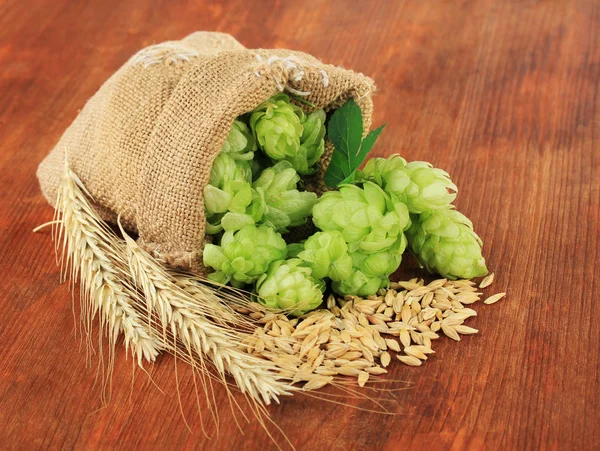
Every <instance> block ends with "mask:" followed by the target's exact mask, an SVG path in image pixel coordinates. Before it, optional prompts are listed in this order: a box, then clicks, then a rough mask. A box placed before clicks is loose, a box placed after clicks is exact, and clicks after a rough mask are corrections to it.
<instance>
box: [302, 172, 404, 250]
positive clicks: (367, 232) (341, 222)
mask: <svg viewBox="0 0 600 451" xmlns="http://www.w3.org/2000/svg"><path fill="white" fill-rule="evenodd" d="M313 221H314V223H315V225H316V226H317V227H318V228H319V229H321V230H323V231H330V230H337V231H339V232H341V233H342V236H343V237H344V240H345V241H346V243H348V250H349V252H355V251H360V252H363V253H366V254H369V253H376V252H381V251H385V250H387V249H390V248H391V247H392V246H393V245H394V244H395V243H396V241H397V240H398V238H399V237H400V236H401V235H402V232H403V231H404V230H406V229H407V228H408V226H409V225H410V217H409V214H408V210H407V208H406V205H404V204H403V203H401V202H394V201H393V199H392V198H391V197H390V196H389V195H387V194H386V193H385V192H384V191H383V190H382V189H381V188H380V187H379V186H378V185H376V184H375V183H372V182H366V183H365V184H364V185H363V187H362V188H360V187H358V186H355V185H342V186H341V187H340V189H339V191H329V192H327V193H325V194H324V195H323V196H321V198H320V199H319V201H318V202H317V204H316V205H315V206H314V208H313Z"/></svg>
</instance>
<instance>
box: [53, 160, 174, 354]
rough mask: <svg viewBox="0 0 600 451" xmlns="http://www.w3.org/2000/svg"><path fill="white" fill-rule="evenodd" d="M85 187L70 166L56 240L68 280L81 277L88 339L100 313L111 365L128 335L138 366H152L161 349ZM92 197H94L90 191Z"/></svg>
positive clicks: (60, 196) (127, 343)
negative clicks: (118, 342) (116, 349)
mask: <svg viewBox="0 0 600 451" xmlns="http://www.w3.org/2000/svg"><path fill="white" fill-rule="evenodd" d="M85 193H86V191H85V187H84V186H83V184H82V183H81V181H80V180H79V178H78V177H77V175H76V174H75V173H74V172H73V171H71V170H70V169H69V167H68V165H67V164H66V162H65V174H64V177H63V179H62V181H61V183H60V186H59V189H58V197H57V201H56V212H55V215H56V220H57V224H58V226H57V228H55V231H54V236H55V242H56V247H57V252H58V251H59V249H60V250H61V251H62V253H63V255H62V256H61V258H60V262H61V267H62V271H63V275H64V276H63V277H65V278H66V277H67V276H68V277H69V278H70V280H71V281H73V282H74V281H75V280H76V279H77V278H78V277H79V279H80V291H81V296H80V302H81V315H82V323H83V325H84V330H85V331H86V334H87V336H88V344H90V343H91V342H90V341H89V337H90V334H91V324H92V321H93V319H94V318H95V317H96V315H98V317H99V321H100V327H101V328H102V329H104V330H105V332H106V334H107V336H108V342H109V345H110V354H109V362H112V356H113V350H114V345H115V343H116V340H117V336H118V334H119V331H122V332H123V335H124V339H125V347H126V349H131V352H132V354H133V356H134V358H136V359H137V361H138V364H139V365H140V366H141V365H142V359H145V360H147V361H149V362H152V361H154V360H155V359H156V356H157V355H158V354H159V352H160V350H161V349H162V346H161V344H160V341H159V340H157V339H156V337H154V336H153V335H152V332H151V330H150V328H149V327H148V326H147V324H145V322H144V320H143V319H142V318H141V317H140V315H139V313H138V312H137V311H136V309H135V307H134V305H135V303H136V302H137V301H139V295H138V293H137V291H136V290H135V289H133V288H132V287H131V286H129V285H128V284H127V283H124V282H126V281H124V280H123V278H122V275H121V273H120V271H119V268H118V267H117V266H115V263H114V262H115V261H116V260H118V255H117V254H116V251H115V249H114V248H113V247H112V245H111V243H112V237H111V233H110V232H109V231H108V230H107V229H106V226H105V225H104V222H103V221H102V220H101V218H100V217H99V216H98V215H97V213H96V212H95V211H94V209H93V208H92V207H91V206H90V204H89V202H88V200H87V199H86V194H85ZM88 195H89V193H88Z"/></svg>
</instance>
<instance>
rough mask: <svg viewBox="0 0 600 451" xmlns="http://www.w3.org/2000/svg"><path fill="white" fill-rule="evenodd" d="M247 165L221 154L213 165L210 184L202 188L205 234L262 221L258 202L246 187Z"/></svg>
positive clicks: (248, 185) (255, 195)
mask: <svg viewBox="0 0 600 451" xmlns="http://www.w3.org/2000/svg"><path fill="white" fill-rule="evenodd" d="M251 180H252V172H251V169H250V163H249V162H248V161H245V160H243V159H241V160H240V159H235V158H233V157H232V156H231V154H230V153H223V152H221V153H220V154H219V155H218V156H217V158H215V161H214V163H213V166H212V168H211V172H210V180H209V183H208V185H206V187H205V188H204V208H205V212H206V222H207V224H206V232H207V233H209V234H215V233H219V232H221V231H222V230H224V229H225V230H231V231H235V230H239V229H241V228H242V227H243V226H245V225H247V224H254V223H255V222H257V221H259V220H260V218H262V215H263V210H264V206H263V204H262V199H261V197H260V196H259V195H258V193H256V192H255V191H254V190H253V189H252V185H251V184H250V183H251Z"/></svg>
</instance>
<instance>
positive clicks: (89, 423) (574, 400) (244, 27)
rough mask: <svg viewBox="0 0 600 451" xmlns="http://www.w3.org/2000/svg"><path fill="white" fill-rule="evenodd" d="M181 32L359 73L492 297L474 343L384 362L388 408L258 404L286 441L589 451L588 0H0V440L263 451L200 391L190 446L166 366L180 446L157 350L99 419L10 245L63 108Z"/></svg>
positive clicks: (592, 214)
mask: <svg viewBox="0 0 600 451" xmlns="http://www.w3.org/2000/svg"><path fill="white" fill-rule="evenodd" d="M201 29H203V30H219V31H226V32H229V33H232V34H233V35H234V36H236V37H237V38H238V39H239V40H240V41H241V42H242V43H244V44H245V45H246V46H248V47H286V48H293V49H298V50H304V51H306V52H309V53H312V54H314V55H315V56H317V57H319V58H321V59H323V60H324V61H327V62H331V63H335V64H340V65H343V66H345V67H349V68H353V69H355V70H357V71H361V72H364V73H366V74H368V75H370V76H372V77H373V78H374V79H375V80H376V82H377V84H378V87H379V93H378V95H377V96H376V97H375V106H376V113H375V121H374V123H375V124H379V123H383V122H387V124H388V126H387V128H386V130H385V132H384V133H383V135H382V138H381V140H380V142H379V143H378V145H377V149H378V150H377V153H378V154H379V155H385V154H388V153H391V152H399V153H401V154H402V155H404V156H405V157H406V158H407V159H411V160H412V159H424V160H427V161H431V162H433V163H434V164H435V165H436V166H439V167H442V168H445V169H446V170H448V172H450V174H451V175H452V177H453V180H455V182H456V183H457V184H458V186H459V187H460V189H461V190H460V193H459V197H458V200H457V206H458V208H459V209H460V210H461V211H463V212H464V213H466V214H467V215H468V216H469V217H470V218H471V219H472V220H473V222H474V223H475V225H476V229H477V231H478V232H479V234H480V235H481V237H482V238H483V241H484V243H485V255H486V258H487V260H488V262H489V267H490V268H491V270H493V271H495V272H496V280H497V282H496V283H495V285H494V289H495V290H497V291H507V292H508V296H507V299H506V300H503V301H502V302H499V303H498V304H496V305H494V306H489V307H488V306H480V307H478V309H479V313H480V315H479V316H478V317H477V318H475V319H474V320H473V321H471V323H470V325H473V326H474V327H477V328H478V329H480V330H481V333H480V334H479V335H477V336H473V337H468V338H466V339H465V340H463V341H462V342H461V343H458V344H456V343H450V342H449V340H440V343H439V344H438V345H437V348H436V351H437V354H436V357H435V358H432V359H430V361H428V362H427V364H426V365H424V366H423V367H421V368H408V367H405V366H401V365H399V364H398V365H395V366H394V368H393V370H392V372H391V375H390V378H392V379H398V380H404V381H408V382H411V383H412V384H413V388H412V389H410V390H405V391H400V392H397V393H396V394H395V397H396V404H395V407H394V411H395V412H396V413H397V415H395V416H382V415H378V414H372V413H367V412H363V411H359V410H356V409H352V408H349V407H346V408H344V407H339V406H337V405H333V404H326V403H322V402H319V401H317V400H314V399H311V398H308V397H302V396H298V397H295V398H293V399H288V400H285V402H284V403H283V404H282V405H280V406H275V407H272V408H270V409H269V412H270V413H271V416H272V418H273V420H274V421H275V422H277V424H278V425H279V426H280V427H281V428H282V429H283V430H284V431H285V432H286V433H287V435H288V436H289V437H290V439H291V441H292V442H293V444H294V445H295V446H296V447H297V448H298V449H317V448H330V449H367V448H368V449H390V450H391V449H402V448H408V447H411V448H413V449H430V448H431V447H433V446H436V447H441V448H442V449H484V448H485V449H500V448H508V449H594V448H595V449H599V448H600V426H599V424H600V415H599V413H598V412H599V411H600V389H599V387H598V378H599V376H600V374H599V373H600V358H599V357H600V353H599V350H600V338H599V337H600V335H599V333H600V326H599V325H600V309H598V308H597V306H596V303H597V302H598V301H599V299H600V271H599V270H598V264H599V263H600V260H599V257H600V255H599V248H600V182H599V180H600V173H599V167H600V109H599V108H600V95H599V94H600V90H599V88H600V86H599V80H600V4H598V2H596V1H592V0H590V1H585V0H581V1H575V0H572V1H560V0H549V1H508V0H507V1H493V0H480V1H477V2H468V1H453V2H439V1H416V0H415V1H402V2H401V1H379V2H354V1H348V2H342V1H331V0H315V1H313V2H310V4H309V3H307V4H305V5H303V2H273V3H271V2H266V1H264V2H247V1H241V0H230V1H225V2H160V1H148V0H135V1H131V2H120V1H117V0H104V1H92V2H71V1H67V0H26V1H18V0H4V1H2V2H0V230H1V232H0V271H1V272H0V273H1V274H2V278H1V281H0V305H1V310H0V311H1V314H0V318H1V319H0V436H1V437H2V443H1V444H0V447H2V448H8V449H34V448H52V449H57V448H75V447H77V448H117V447H119V448H125V449H127V448H144V449H165V448H168V449H182V448H204V447H207V448H208V447H210V448H212V449H222V450H226V449H271V448H273V447H274V446H273V443H272V442H271V441H270V440H269V438H268V436H267V435H266V434H265V432H264V431H263V430H262V429H261V428H260V427H259V426H258V425H257V424H256V423H255V422H251V423H250V424H245V425H244V426H243V430H244V435H242V434H241V433H240V431H239V430H238V429H237V427H236V425H235V422H234V418H233V416H232V414H231V412H230V410H229V408H228V406H227V399H226V397H225V394H224V391H223V390H220V389H219V390H217V392H216V396H217V397H218V400H219V402H220V403H221V404H222V405H223V408H222V409H221V411H220V428H219V434H218V437H216V433H217V431H216V428H215V427H214V426H213V425H211V424H209V423H208V422H207V423H206V428H207V431H208V432H209V433H210V434H211V435H212V436H213V438H212V440H211V441H209V440H208V439H207V438H205V437H204V435H203V434H202V429H201V427H200V420H199V416H198V408H197V406H196V401H195V398H194V396H193V385H192V380H191V374H190V372H189V370H188V369H187V368H186V367H185V366H184V365H183V364H179V366H178V371H179V385H180V392H181V398H182V402H181V405H182V410H183V412H184V414H185V416H186V418H187V421H188V423H189V424H190V426H191V428H192V431H193V432H190V431H189V430H188V429H187V428H186V427H185V425H184V423H183V421H182V417H181V414H180V411H179V410H180V409H179V402H178V400H177V396H176V385H175V376H174V374H175V372H174V360H173V359H172V358H170V357H164V358H162V359H161V360H160V361H159V362H158V363H157V364H156V365H155V366H154V367H153V368H150V369H149V373H150V376H151V379H150V378H149V377H148V376H147V375H145V374H143V373H141V372H140V371H136V373H135V380H134V381H133V383H132V362H131V359H129V360H126V359H125V357H124V352H120V353H119V357H118V359H117V362H116V367H115V374H114V378H113V387H112V388H113V389H112V393H113V397H112V400H111V401H110V403H109V404H108V405H107V406H103V405H102V403H101V400H100V389H99V386H98V382H97V381H95V376H96V363H93V364H92V366H91V367H90V366H86V356H85V353H84V351H83V349H84V348H83V346H80V337H79V336H75V335H74V334H75V330H76V326H75V325H74V322H73V315H72V312H71V300H70V296H71V295H70V294H69V292H68V290H67V288H66V287H65V286H64V285H59V283H58V281H59V274H58V269H57V268H56V266H55V262H54V253H53V248H52V244H51V241H50V237H49V234H48V233H47V232H44V233H38V234H32V233H31V230H32V229H33V228H34V227H35V226H37V225H39V224H40V223H43V222H45V221H48V220H50V219H51V217H52V211H51V208H50V207H49V206H48V205H47V204H46V203H45V201H44V199H43V198H42V196H41V194H40V192H39V188H38V184H37V180H36V179H35V169H36V167H37V164H38V163H39V161H40V160H41V159H42V158H43V156H44V155H45V154H46V153H47V152H48V150H49V149H50V148H51V147H52V145H53V144H54V143H55V142H56V141H57V140H58V138H59V136H60V134H61V133H62V131H63V130H64V129H65V128H66V127H67V126H68V124H69V123H70V122H71V121H72V120H73V118H74V117H75V116H76V114H77V112H78V110H79V109H80V108H81V107H82V106H83V104H84V103H85V101H86V100H87V99H88V98H89V97H90V96H91V95H92V94H93V93H94V92H95V91H96V90H97V89H98V87H99V86H100V85H101V84H102V83H103V81H104V80H106V79H107V78H108V77H109V76H110V75H111V74H112V73H113V72H114V71H115V70H116V69H117V68H118V67H119V66H120V65H121V64H122V63H123V62H125V61H126V59H127V58H128V57H129V56H130V55H132V54H133V53H134V52H135V51H136V50H137V49H139V48H141V47H143V46H145V45H148V44H151V43H154V42H160V41H162V40H167V39H172V38H180V37H182V36H184V35H186V34H188V33H190V32H192V31H195V30H201ZM405 269H406V271H411V270H412V269H411V268H410V267H408V268H405ZM92 361H93V362H96V361H97V360H94V359H92ZM154 384H156V385H158V386H160V387H161V389H162V390H163V392H164V394H163V393H161V392H160V391H159V390H158V389H157V388H156V386H155V385H154ZM386 386H387V387H394V386H396V387H397V386H400V385H399V384H397V383H393V382H390V383H388V384H387V385H386ZM349 403H350V404H352V405H353V406H354V407H366V403H364V402H362V401H358V400H349ZM204 410H205V409H204ZM203 413H204V415H206V414H207V412H206V411H203ZM280 440H281V439H280Z"/></svg>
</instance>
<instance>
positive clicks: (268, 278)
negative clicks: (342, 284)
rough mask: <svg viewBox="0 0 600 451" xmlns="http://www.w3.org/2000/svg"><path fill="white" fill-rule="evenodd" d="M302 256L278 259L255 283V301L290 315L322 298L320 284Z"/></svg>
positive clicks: (321, 286) (313, 305) (309, 308)
mask: <svg viewBox="0 0 600 451" xmlns="http://www.w3.org/2000/svg"><path fill="white" fill-rule="evenodd" d="M311 272H312V270H311V269H310V268H308V267H306V266H304V263H303V261H302V260H300V259H298V258H292V259H289V260H278V261H275V262H273V263H271V265H270V266H269V270H268V271H267V272H266V274H263V275H262V276H260V278H259V279H258V282H257V283H256V293H257V294H258V296H259V298H258V300H259V302H260V303H261V304H263V305H265V306H267V307H269V308H273V309H280V310H284V311H286V312H287V313H289V314H291V315H293V316H301V315H303V314H304V313H306V312H308V311H310V310H314V309H316V308H317V307H318V306H319V305H320V304H321V302H322V301H323V290H324V284H323V282H322V281H321V280H319V279H316V278H315V277H313V276H312V274H311Z"/></svg>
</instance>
